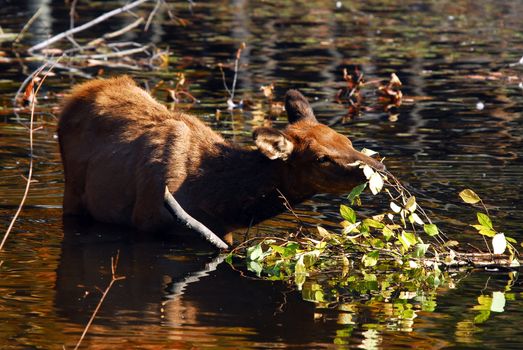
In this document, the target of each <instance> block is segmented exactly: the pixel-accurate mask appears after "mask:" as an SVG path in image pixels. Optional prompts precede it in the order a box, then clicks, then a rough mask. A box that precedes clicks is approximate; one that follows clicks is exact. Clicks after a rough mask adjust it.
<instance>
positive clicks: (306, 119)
mask: <svg viewBox="0 0 523 350" xmlns="http://www.w3.org/2000/svg"><path fill="white" fill-rule="evenodd" d="M285 109H286V110H287V115H288V120H289V125H288V126H287V127H286V128H285V129H284V130H282V131H279V130H276V129H273V128H258V129H256V130H255V132H254V140H255V143H256V145H257V147H258V149H259V150H260V151H261V152H262V153H263V154H264V155H266V156H267V157H268V158H269V159H271V160H273V161H281V162H284V169H285V172H284V179H283V182H284V184H285V185H286V186H285V187H286V188H287V189H288V190H290V191H292V192H295V193H301V194H304V195H305V194H308V195H312V194H315V193H343V192H348V191H350V190H351V189H352V188H353V187H354V186H357V185H359V184H361V183H362V182H364V181H365V176H364V174H363V170H362V168H361V164H367V165H369V166H371V167H373V168H375V169H377V170H383V169H384V168H385V167H384V165H383V164H382V163H380V162H378V161H377V160H375V159H373V158H371V157H368V156H367V155H365V154H363V153H361V152H359V151H357V150H355V149H354V147H352V142H351V141H350V140H349V139H348V138H347V137H346V136H344V135H342V134H340V133H338V132H336V131H334V130H333V129H331V128H330V127H328V126H327V125H325V124H321V123H320V122H318V120H317V119H316V117H315V116H314V112H313V111H312V108H311V106H310V104H309V102H308V101H307V99H306V98H305V97H303V95H302V94H301V93H299V92H298V91H296V90H289V91H288V92H287V95H286V97H285Z"/></svg>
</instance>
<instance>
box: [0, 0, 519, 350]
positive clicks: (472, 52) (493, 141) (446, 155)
mask: <svg viewBox="0 0 523 350" xmlns="http://www.w3.org/2000/svg"><path fill="white" fill-rule="evenodd" d="M2 3H3V4H2V6H1V8H0V25H1V27H2V29H3V30H4V31H5V32H14V33H17V32H19V31H20V29H21V27H22V26H23V24H24V23H25V22H26V21H27V19H28V18H29V17H30V16H31V15H32V14H33V13H34V12H35V11H36V10H37V9H38V8H39V7H40V6H41V5H44V10H43V12H42V15H41V17H40V18H39V19H38V20H37V21H35V23H34V25H33V27H32V28H31V30H30V31H29V34H30V35H28V36H26V38H25V39H24V41H23V42H22V44H23V45H22V46H21V47H20V48H19V49H18V51H19V52H20V53H21V54H22V56H23V55H24V49H26V48H27V47H28V46H29V45H33V44H36V43H38V42H40V41H41V40H43V39H44V38H46V37H47V36H48V35H49V34H50V33H58V32H60V31H63V30H65V29H66V28H67V27H68V25H69V17H68V9H67V8H66V7H64V5H63V1H17V2H14V1H3V2H2ZM119 4H120V3H119V2H114V1H103V2H82V1H80V2H79V5H78V12H79V15H80V17H79V19H78V20H77V21H78V22H79V23H83V22H84V21H86V20H87V19H90V18H94V17H95V16H97V15H99V14H101V13H103V12H106V11H109V10H111V9H113V8H115V7H116V6H117V5H119ZM340 4H341V6H340V7H339V8H338V7H337V6H336V2H330V1H329V2H324V1H292V2H290V1H288V2H287V1H283V2H259V1H251V2H247V1H233V2H230V3H228V2H220V3H219V4H214V3H203V2H201V3H200V2H196V4H195V6H193V8H192V9H190V8H189V4H188V3H187V2H184V1H181V2H176V3H174V2H173V4H172V5H173V11H174V12H175V13H176V15H177V16H179V17H180V18H183V19H186V20H188V21H189V23H188V24H187V25H186V26H185V27H184V26H180V25H179V23H176V22H175V21H174V22H173V21H170V20H169V19H168V18H167V16H166V15H165V14H160V15H159V17H158V20H156V21H154V22H153V25H152V28H151V29H150V32H148V33H145V34H144V33H141V32H139V31H134V32H131V33H128V34H126V35H125V36H124V38H123V39H125V40H135V41H139V42H146V41H149V40H151V41H153V42H155V43H156V44H157V45H158V46H159V47H162V48H165V47H167V46H169V48H170V50H171V57H172V62H171V64H170V66H169V70H167V71H166V70H160V71H152V72H150V71H145V70H141V71H129V70H126V69H110V68H104V72H103V73H104V74H105V75H108V74H117V73H129V74H131V75H133V76H134V77H135V78H136V79H137V80H138V81H140V82H142V83H144V82H147V83H148V85H149V87H152V86H155V85H156V84H157V83H158V82H159V81H160V80H162V79H164V80H172V79H174V74H175V73H176V72H184V73H185V76H186V78H187V80H188V81H189V85H188V88H189V91H190V93H191V94H193V95H194V96H195V97H196V98H197V99H198V100H200V101H201V103H199V104H195V105H194V106H192V107H191V113H194V114H196V115H198V116H199V117H201V118H202V119H203V120H205V121H207V122H208V123H209V124H210V125H211V126H212V127H213V128H214V129H216V130H218V131H219V132H221V133H222V134H223V135H225V136H226V137H227V138H230V139H232V140H234V141H237V142H240V143H244V144H250V142H251V137H250V133H251V131H252V129H253V127H255V126H259V125H262V123H263V119H264V118H266V117H268V116H269V112H268V106H267V104H266V102H265V99H264V97H263V96H262V94H261V92H260V91H259V88H260V86H261V85H267V84H270V83H274V84H275V87H276V88H275V94H276V99H280V100H281V97H282V96H283V94H284V92H285V90H286V89H288V88H299V89H300V90H301V91H302V92H303V93H304V94H305V95H307V96H308V97H309V99H310V100H311V101H312V102H313V107H314V109H315V111H316V114H317V116H318V118H319V119H320V120H321V121H323V122H326V123H329V122H333V121H336V122H337V123H336V124H335V126H334V127H335V128H336V129H337V130H338V131H340V132H342V133H345V134H347V135H349V136H350V137H351V139H352V140H353V141H354V143H355V145H356V146H357V147H358V148H361V147H367V148H371V149H374V150H376V151H379V152H380V154H381V155H382V156H386V157H387V160H386V163H387V166H388V169H389V170H390V171H391V172H392V173H394V174H395V175H396V176H397V177H398V178H400V179H401V180H402V181H403V182H404V183H405V184H407V185H409V186H412V187H413V188H415V189H417V192H416V195H417V197H418V198H419V201H422V202H423V203H424V204H425V207H427V208H429V209H431V210H432V211H433V212H434V215H435V216H436V217H437V218H438V219H439V220H440V222H441V226H442V227H444V228H445V229H446V230H447V232H450V233H451V235H452V237H454V238H456V239H459V240H466V241H469V242H473V244H475V245H481V242H480V241H479V240H478V239H476V237H475V236H474V235H473V232H472V231H471V230H470V229H469V228H468V227H467V224H468V223H470V222H472V221H473V220H474V216H475V213H474V210H473V209H471V208H470V207H466V206H463V205H461V204H460V201H459V198H458V197H457V193H458V192H459V191H460V190H462V189H463V188H465V187H469V188H473V189H474V190H475V191H476V192H478V193H479V194H480V195H481V196H482V198H483V199H484V200H485V201H486V202H487V204H488V205H489V209H490V210H491V212H492V216H493V217H494V218H495V221H494V224H495V225H496V227H497V228H498V230H499V231H503V232H505V233H507V234H508V235H511V236H513V237H514V238H517V239H519V240H521V239H523V235H522V231H521V227H522V224H523V219H522V218H523V207H522V205H521V185H520V179H521V178H522V175H523V160H522V157H521V154H522V151H523V142H522V140H523V133H522V131H521V130H522V127H523V117H522V115H521V108H520V106H521V105H522V103H523V90H522V89H521V87H519V86H518V85H519V84H520V82H521V81H522V71H523V66H512V67H511V66H509V65H510V64H511V63H514V62H518V61H519V59H520V57H521V56H522V55H523V35H522V34H521V33H523V24H522V23H521V17H520V14H521V13H522V11H523V4H521V3H519V2H511V1H487V0H484V1H460V0H458V1H430V2H417V1H410V0H409V1H403V2H400V3H398V2H389V1H383V0H382V1H371V2H365V3H362V2H350V1H341V2H340ZM149 11H150V8H149V9H147V10H138V11H137V12H138V13H139V14H141V15H144V16H146V15H147V13H149ZM118 18H119V19H115V20H114V21H111V22H108V25H106V26H98V27H94V28H93V29H91V30H89V31H88V33H83V34H79V35H77V38H78V40H80V41H81V42H82V38H85V40H87V39H92V38H95V37H98V36H100V35H102V34H103V33H104V32H106V31H109V30H116V29H119V28H121V27H122V26H123V25H125V24H127V23H129V22H128V21H131V20H127V22H126V21H124V20H122V18H121V17H118ZM85 40H84V41H83V42H85ZM241 42H246V43H247V49H246V50H245V51H244V52H243V55H242V61H241V63H242V64H241V67H240V74H239V79H238V91H237V96H239V97H242V98H245V99H246V100H250V101H252V102H253V105H254V107H253V108H251V109H250V110H245V111H243V112H241V111H235V112H234V113H232V114H230V113H228V112H227V111H226V104H225V101H226V98H227V95H226V93H225V91H224V88H223V84H222V79H221V75H220V72H219V70H218V68H217V64H218V63H224V64H231V63H232V58H233V57H234V53H235V51H236V49H237V48H238V47H239V45H240V43H241ZM1 45H2V46H1V47H0V53H1V55H0V56H6V57H14V55H15V53H14V52H13V51H12V50H11V48H10V44H8V43H3V44H1ZM0 58H1V57H0ZM38 65H39V63H35V62H33V63H27V64H19V63H17V62H15V61H11V62H9V63H5V62H4V63H0V72H1V73H0V135H1V137H0V222H1V223H2V225H1V226H2V227H7V225H8V223H9V221H10V219H11V218H12V215H13V213H14V211H15V210H16V207H17V205H18V203H19V201H20V198H21V196H22V194H23V188H24V185H25V180H24V179H23V178H22V176H21V175H25V174H26V173H27V166H28V154H29V145H28V134H27V129H26V128H25V125H27V122H26V121H27V115H28V114H27V112H21V113H20V117H21V120H17V118H16V117H15V115H14V112H13V109H12V102H11V99H12V98H13V96H14V94H15V92H16V90H17V89H18V87H19V84H20V83H21V82H22V81H23V79H24V78H25V76H26V74H28V73H29V72H31V71H32V70H34V69H35V68H37V66H38ZM355 67H358V68H359V69H361V70H362V71H363V72H364V73H365V76H366V79H367V81H370V80H373V79H386V78H388V76H389V75H390V73H392V72H395V73H396V74H397V75H398V76H399V77H400V79H401V80H402V82H403V84H404V87H403V88H402V91H403V94H404V95H405V96H406V98H405V102H404V103H403V105H402V106H401V107H400V108H397V109H394V110H393V111H392V112H390V113H388V112H385V111H384V110H383V108H381V107H380V106H379V105H378V104H376V103H375V100H376V98H375V96H373V92H372V89H369V90H368V91H367V95H368V97H367V101H368V105H371V106H372V107H374V108H373V109H372V110H369V111H365V112H364V113H362V115H361V116H358V117H356V118H354V119H349V118H345V119H347V120H343V121H342V122H340V119H343V118H342V117H343V116H344V115H345V114H346V108H347V107H346V106H343V105H341V104H338V103H336V102H335V101H334V96H335V95H336V92H337V91H338V89H339V88H340V87H342V86H343V79H342V69H343V68H348V69H349V70H351V71H352V70H354V68H355ZM85 71H86V72H88V73H90V74H96V73H98V68H97V67H94V68H87V69H85ZM58 72H59V74H57V75H56V76H53V77H49V79H48V81H46V83H45V85H44V88H43V91H42V92H41V93H40V96H41V97H40V104H39V107H38V108H39V109H38V112H39V113H37V123H36V126H38V127H40V126H41V127H42V128H41V129H39V130H38V131H37V132H36V133H35V152H34V154H35V168H34V179H35V180H37V182H35V183H33V184H32V186H31V191H30V195H29V198H28V200H27V203H26V206H25V208H24V210H23V212H22V215H21V217H20V218H19V219H18V221H17V223H16V225H15V229H14V230H13V233H12V235H11V237H10V238H9V240H8V244H7V246H6V248H5V251H4V252H2V254H1V256H0V260H2V261H3V263H2V265H1V267H0V272H1V274H2V278H1V280H0V323H1V324H2V327H0V347H2V348H9V349H28V348H61V347H62V346H63V345H65V346H66V347H67V348H71V347H73V346H74V344H75V343H76V341H77V340H78V339H79V337H80V335H81V333H82V331H83V329H84V327H85V325H86V323H87V321H88V320H89V317H90V315H91V313H92V311H93V309H94V307H95V306H96V304H97V303H98V301H99V299H100V297H101V291H103V290H104V289H105V288H106V286H107V285H108V283H109V281H110V278H111V268H110V266H111V258H114V257H116V256H117V255H118V257H119V260H118V265H117V274H118V275H121V276H125V279H124V280H120V281H117V282H116V283H115V284H114V285H113V286H112V288H111V290H110V291H109V293H108V294H107V298H106V299H105V301H104V303H103V305H102V307H101V309H100V311H99V314H98V316H97V318H96V319H95V321H94V323H93V325H92V327H91V328H90V330H89V332H88V334H87V336H86V338H85V340H84V341H83V345H84V346H85V347H88V348H111V347H112V348H175V349H189V348H283V347H294V348H346V347H360V348H365V349H374V348H384V349H394V348H415V349H434V348H455V349H462V348H485V349H491V348H503V349H519V348H521V345H522V344H523V336H522V335H521V332H520V331H519V326H518V325H519V324H520V323H521V322H522V321H523V314H522V313H521V311H520V310H522V308H523V303H522V292H523V290H522V287H521V282H520V281H519V279H518V276H517V274H513V273H512V274H511V273H509V272H497V273H492V272H488V273H487V272H481V271H475V272H473V273H467V274H465V275H462V274H460V275H457V276H456V280H455V283H454V285H451V286H447V287H445V288H442V289H440V290H438V293H437V294H436V295H434V296H425V297H426V298H425V299H423V298H424V296H416V298H412V296H411V297H409V296H405V295H398V296H395V297H394V298H392V299H391V300H380V299H379V298H373V299H370V300H368V299H365V298H358V295H357V293H354V294H353V295H347V294H345V296H344V299H342V300H338V302H337V303H333V304H325V303H318V304H315V303H312V302H309V301H306V300H305V299H307V298H308V297H307V295H305V293H303V294H302V293H300V292H298V291H296V290H295V289H294V288H293V286H292V284H285V283H282V282H270V281H260V280H256V279H252V278H250V277H249V276H250V275H245V274H244V273H243V272H241V271H235V270H233V269H231V268H230V267H229V265H227V264H225V263H221V258H219V257H216V256H215V255H214V254H213V253H212V251H209V250H208V249H207V248H206V247H205V246H194V245H193V244H188V243H185V244H180V243H179V242H177V241H173V240H158V239H153V238H150V237H140V236H136V235H133V236H131V237H130V235H129V232H126V231H125V230H123V229H121V228H114V227H106V226H100V225H95V224H85V223H78V222H65V223H64V222H62V218H61V195H62V186H63V177H62V169H61V164H60V158H59V153H58V147H57V143H56V137H55V124H56V106H57V105H58V104H59V103H60V101H61V100H62V98H63V95H62V94H63V93H64V91H67V89H68V88H69V87H70V86H72V85H73V84H75V83H77V82H80V81H82V80H83V78H81V77H77V76H74V75H72V74H69V73H67V72H64V71H58ZM225 72H226V74H227V78H228V80H229V82H230V81H231V79H232V74H231V72H230V70H229V69H227V68H226V69H225ZM229 84H230V83H229ZM156 97H157V98H158V99H160V100H161V101H163V102H165V103H167V104H168V103H169V102H167V93H166V92H165V91H161V90H159V91H158V92H157V93H156ZM184 107H189V106H187V105H184ZM482 107H483V108H482ZM217 109H220V110H222V114H221V117H220V119H219V120H217V118H216V110H217ZM398 113H399V115H397V121H391V120H394V119H395V118H391V115H394V114H398ZM274 124H275V125H277V126H283V125H284V124H285V118H284V117H283V116H280V117H278V118H277V119H276V120H275V122H274ZM340 201H341V199H340V198H339V197H335V196H326V195H322V196H317V197H315V198H314V199H313V200H311V201H308V202H307V203H304V204H303V205H300V206H299V207H298V208H297V209H296V210H297V212H298V213H299V214H300V215H301V216H303V220H304V221H306V222H309V223H310V224H311V225H314V224H316V223H318V222H322V223H323V224H325V225H328V223H331V224H335V223H336V221H337V220H338V219H337V217H338V216H337V208H338V204H339V203H340ZM364 202H365V203H366V204H365V205H366V208H365V210H367V211H369V212H372V209H373V208H375V206H377V205H378V204H376V203H375V202H371V201H370V199H367V200H364ZM367 203H368V204H367ZM295 228H296V224H295V223H294V220H293V217H292V216H291V215H288V214H282V215H280V216H278V217H277V218H275V219H273V220H269V221H267V222H265V223H263V224H261V225H260V226H259V227H258V228H257V230H258V231H259V232H267V233H269V234H281V232H287V231H292V230H293V229H295ZM317 281H318V283H319V284H321V283H322V277H321V276H319V277H318V278H317ZM427 298H429V299H427ZM431 298H432V299H431ZM500 305H501V306H502V307H501V308H500ZM503 305H504V306H503ZM492 310H494V311H492Z"/></svg>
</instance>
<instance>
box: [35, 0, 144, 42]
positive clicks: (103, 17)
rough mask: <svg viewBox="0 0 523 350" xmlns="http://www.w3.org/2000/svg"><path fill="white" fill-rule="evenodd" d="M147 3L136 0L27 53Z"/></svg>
mask: <svg viewBox="0 0 523 350" xmlns="http://www.w3.org/2000/svg"><path fill="white" fill-rule="evenodd" d="M148 1H150V0H137V1H134V2H132V3H130V4H127V5H125V6H123V7H120V8H117V9H115V10H112V11H110V12H107V13H105V14H103V15H101V16H99V17H96V18H95V19H93V20H92V21H89V22H87V23H85V24H82V25H81V26H79V27H75V28H72V29H69V30H67V31H65V32H62V33H60V34H57V35H55V36H53V37H52V38H49V39H47V40H45V41H43V42H41V43H40V44H37V45H34V46H32V47H31V48H29V50H28V51H29V52H33V51H36V50H41V49H43V48H45V47H47V46H49V45H51V44H54V43H55V42H57V41H60V40H62V39H64V38H66V37H70V36H72V35H74V34H76V33H78V32H81V31H84V30H86V29H88V28H91V27H92V26H94V25H96V24H98V23H100V22H103V21H105V20H106V19H108V18H111V17H113V16H116V15H119V14H120V13H122V12H126V11H128V10H130V9H132V8H135V7H137V6H140V5H141V4H143V3H145V2H148Z"/></svg>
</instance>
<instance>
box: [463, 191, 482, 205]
mask: <svg viewBox="0 0 523 350" xmlns="http://www.w3.org/2000/svg"><path fill="white" fill-rule="evenodd" d="M459 196H460V197H461V199H463V201H464V202H465V203H469V204H476V203H477V202H479V201H481V198H479V196H478V195H477V194H476V193H475V192H474V191H472V190H469V189H466V190H463V191H461V192H460V193H459Z"/></svg>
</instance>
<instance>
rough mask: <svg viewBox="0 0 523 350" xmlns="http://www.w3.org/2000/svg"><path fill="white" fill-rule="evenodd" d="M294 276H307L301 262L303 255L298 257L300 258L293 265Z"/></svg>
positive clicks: (303, 264)
mask: <svg viewBox="0 0 523 350" xmlns="http://www.w3.org/2000/svg"><path fill="white" fill-rule="evenodd" d="M294 274H295V275H297V274H305V275H306V274H307V268H306V267H305V263H304V262H303V255H302V256H300V258H299V259H298V261H297V262H296V265H294Z"/></svg>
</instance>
